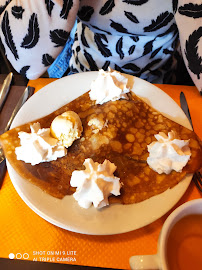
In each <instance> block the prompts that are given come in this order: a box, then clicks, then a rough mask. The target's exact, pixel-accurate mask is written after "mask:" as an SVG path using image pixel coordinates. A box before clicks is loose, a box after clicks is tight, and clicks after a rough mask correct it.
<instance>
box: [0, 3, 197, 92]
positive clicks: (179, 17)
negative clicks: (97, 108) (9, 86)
mask: <svg viewBox="0 0 202 270" xmlns="http://www.w3.org/2000/svg"><path fill="white" fill-rule="evenodd" d="M201 18H202V1H200V0H193V1H191V0H163V1H162V0H1V1H0V38H1V40H2V43H3V45H4V48H5V52H6V55H7V57H8V59H9V61H10V62H11V64H12V65H13V66H14V68H15V69H16V70H17V71H18V72H20V73H22V74H25V75H26V76H27V77H28V78H30V79H35V78H38V77H39V76H40V75H42V74H43V73H44V72H45V71H46V70H47V68H48V66H49V65H50V64H52V63H53V61H54V60H55V59H56V58H57V56H58V55H59V54H60V53H61V51H62V49H63V47H64V46H65V44H66V41H67V39H68V36H69V34H70V31H71V28H72V27H73V25H74V22H75V20H76V19H77V20H78V24H77V31H76V34H75V40H74V44H73V47H72V51H73V54H72V57H71V60H70V67H71V71H72V72H82V71H89V70H98V69H100V68H103V69H104V70H106V69H107V68H108V67H109V66H110V67H111V68H113V69H116V70H119V71H122V72H125V73H129V74H133V75H136V76H139V77H141V78H143V79H146V80H148V81H150V82H154V83H163V82H167V81H169V79H170V77H171V75H172V71H173V70H174V68H175V66H176V60H177V58H176V57H177V56H178V55H179V54H178V49H179V37H180V42H181V51H182V54H183V57H184V61H185V64H186V65H187V68H188V71H189V73H190V75H191V77H192V79H193V81H194V83H195V84H196V86H197V87H198V89H199V91H201V90H202V78H201V77H202V74H201V73H202V38H201V37H202V20H201Z"/></svg>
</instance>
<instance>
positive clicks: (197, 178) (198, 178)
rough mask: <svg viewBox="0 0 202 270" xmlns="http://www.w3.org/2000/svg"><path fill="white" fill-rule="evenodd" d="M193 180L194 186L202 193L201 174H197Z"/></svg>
mask: <svg viewBox="0 0 202 270" xmlns="http://www.w3.org/2000/svg"><path fill="white" fill-rule="evenodd" d="M192 180H193V181H194V184H195V185H196V187H197V188H198V190H199V191H201V192H202V174H201V172H200V171H199V172H195V173H194V175H193V178H192Z"/></svg>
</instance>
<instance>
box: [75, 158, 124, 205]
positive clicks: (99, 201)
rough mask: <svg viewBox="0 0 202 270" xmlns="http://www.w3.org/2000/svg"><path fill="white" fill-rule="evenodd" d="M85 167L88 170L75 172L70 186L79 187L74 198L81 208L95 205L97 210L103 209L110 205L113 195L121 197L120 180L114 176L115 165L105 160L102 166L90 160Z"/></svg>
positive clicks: (85, 163) (87, 160) (85, 162)
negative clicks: (109, 200)
mask: <svg viewBox="0 0 202 270" xmlns="http://www.w3.org/2000/svg"><path fill="white" fill-rule="evenodd" d="M84 166H85V167H86V169H85V170H81V171H74V172H73V173H72V177H71V180H70V185H71V186H72V187H77V189H76V192H75V193H74V194H73V197H74V198H75V200H77V201H78V204H79V205H80V206H81V207H83V208H89V207H90V206H91V205H92V204H93V205H94V207H95V208H101V207H104V206H106V205H108V204H109V202H108V197H109V196H110V195H111V194H113V195H115V196H118V195H120V188H121V183H120V182H119V180H120V178H118V177H115V176H114V174H113V173H114V172H115V170H116V166H115V165H114V164H113V163H111V162H110V161H109V160H105V161H104V162H103V163H102V164H100V163H98V162H94V161H93V160H92V159H91V158H88V159H86V160H85V161H84Z"/></svg>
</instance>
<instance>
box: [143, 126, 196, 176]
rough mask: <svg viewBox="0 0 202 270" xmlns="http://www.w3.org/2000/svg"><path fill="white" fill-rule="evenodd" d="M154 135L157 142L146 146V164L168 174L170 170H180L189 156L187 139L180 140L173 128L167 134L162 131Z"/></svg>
mask: <svg viewBox="0 0 202 270" xmlns="http://www.w3.org/2000/svg"><path fill="white" fill-rule="evenodd" d="M154 136H155V138H156V139H157V142H152V143H151V144H150V145H148V146H147V148H148V151H149V157H148V158H147V163H148V165H149V166H150V167H151V168H152V169H153V170H154V171H156V172H158V173H159V174H161V173H166V174H169V173H170V172H171V171H172V170H175V171H176V172H181V171H182V169H183V167H184V166H185V165H186V164H187V162H188V161H189V159H190V156H191V151H190V148H189V140H180V139H179V138H178V136H177V134H176V132H174V131H173V130H172V131H171V132H169V133H168V136H166V134H165V133H163V132H160V133H159V134H156V135H154Z"/></svg>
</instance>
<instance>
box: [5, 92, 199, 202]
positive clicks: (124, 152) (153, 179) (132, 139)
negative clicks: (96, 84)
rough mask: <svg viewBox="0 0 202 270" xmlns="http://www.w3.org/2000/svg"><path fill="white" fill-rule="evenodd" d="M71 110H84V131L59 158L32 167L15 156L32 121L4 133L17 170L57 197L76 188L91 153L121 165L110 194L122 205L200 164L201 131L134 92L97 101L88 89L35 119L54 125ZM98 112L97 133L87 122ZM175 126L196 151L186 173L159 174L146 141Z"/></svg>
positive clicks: (162, 187) (154, 192)
mask: <svg viewBox="0 0 202 270" xmlns="http://www.w3.org/2000/svg"><path fill="white" fill-rule="evenodd" d="M68 110H72V111H75V112H76V113H78V114H79V116H80V118H81V121H82V124H83V129H84V131H83V134H82V137H81V138H80V139H79V140H76V141H75V142H74V143H73V145H72V146H71V147H70V148H68V153H67V155H66V156H65V157H62V158H59V159H57V160H56V161H51V162H44V163H40V164H38V165H35V166H32V165H30V164H26V163H25V162H23V161H19V160H17V159H16V155H15V148H16V147H17V146H19V145H20V140H19V138H18V132H19V131H25V132H30V123H27V124H25V125H23V126H20V127H17V128H14V129H12V130H10V131H8V132H7V133H5V134H3V135H1V136H0V142H1V144H2V146H3V148H4V152H5V154H6V158H7V159H8V161H9V162H10V164H11V166H12V167H13V168H14V169H15V170H16V172H18V173H19V174H20V175H21V176H22V177H23V178H25V179H26V180H29V181H30V182H32V183H34V184H36V185H38V186H39V187H41V188H42V189H43V190H44V191H45V192H47V193H49V194H51V195H52V196H55V197H57V198H63V197H64V196H65V195H70V194H72V193H73V192H75V188H72V187H71V186H70V179H71V175H72V172H73V171H74V170H82V169H85V168H84V166H83V162H84V160H85V159H86V158H92V159H93V160H94V161H96V162H99V163H102V162H103V161H104V160H105V159H108V160H110V161H111V162H113V163H114V164H115V165H116V166H117V170H116V172H115V175H116V176H118V177H120V179H121V182H122V183H123V185H122V188H121V195H120V196H118V197H114V196H111V197H110V202H111V203H113V202H120V203H123V204H130V203H136V202H140V201H143V200H145V199H148V198H150V197H151V196H154V195H157V194H159V193H161V192H163V191H165V190H167V189H168V188H172V187H174V186H175V185H176V184H177V183H179V182H180V181H181V180H182V179H183V178H184V176H185V175H186V174H187V173H192V172H195V171H196V170H198V169H199V168H200V167H201V157H202V155H201V154H202V150H201V146H200V141H199V140H198V138H197V136H196V134H195V133H194V132H193V131H190V130H188V129H187V128H185V127H183V126H181V125H179V124H177V123H175V122H173V121H171V120H169V119H168V118H166V117H164V116H163V115H162V114H160V113H159V112H157V111H155V110H154V109H153V108H151V107H150V106H149V105H147V104H146V103H145V102H143V101H142V100H141V99H139V98H138V97H137V96H135V95H134V94H131V95H130V99H129V100H118V101H114V102H112V101H110V102H107V103H105V104H103V105H95V104H94V102H93V101H91V100H90V99H89V94H88V93H86V94H84V95H82V96H80V97H78V98H77V99H75V100H74V101H72V102H70V103H69V104H67V105H65V106H63V107H62V108H60V109H58V110H57V111H55V112H53V113H52V114H50V115H48V116H45V117H43V118H41V119H39V120H36V121H34V122H39V123H40V124H41V127H42V128H49V127H50V125H51V122H52V120H53V119H54V118H55V117H56V116H57V115H59V114H61V113H63V112H65V111H68ZM95 117H96V118H98V119H100V120H101V121H104V123H106V125H105V126H104V127H103V129H102V130H100V131H99V132H98V133H94V132H93V131H94V127H93V126H89V125H88V121H89V120H90V119H92V118H95ZM171 130H174V131H176V132H177V134H178V135H179V137H180V139H182V140H187V139H190V143H189V146H190V148H191V153H192V155H191V159H190V161H189V162H188V164H187V165H186V166H185V167H184V169H183V171H182V172H181V173H177V172H174V171H173V172H172V173H171V174H169V175H166V174H161V175H160V174H158V173H156V172H154V171H153V170H152V169H150V168H149V166H148V165H147V162H146V159H147V157H148V151H147V145H148V144H150V143H151V142H152V141H155V140H156V139H155V137H154V134H157V133H159V132H165V133H166V134H168V132H170V131H171Z"/></svg>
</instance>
